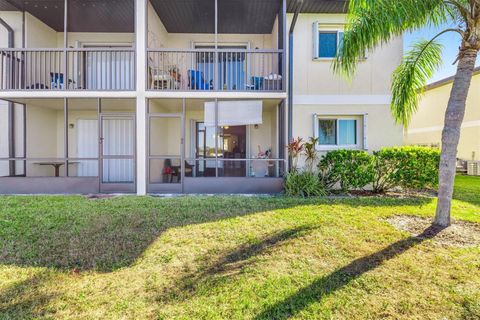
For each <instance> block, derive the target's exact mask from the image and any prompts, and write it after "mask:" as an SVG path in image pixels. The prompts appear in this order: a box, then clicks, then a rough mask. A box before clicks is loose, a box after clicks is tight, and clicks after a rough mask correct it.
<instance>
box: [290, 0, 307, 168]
mask: <svg viewBox="0 0 480 320" xmlns="http://www.w3.org/2000/svg"><path fill="white" fill-rule="evenodd" d="M302 7H303V0H296V3H295V10H294V13H293V19H292V23H291V24H290V31H289V32H288V124H287V128H288V139H287V141H288V143H290V142H292V140H293V32H294V31H295V25H296V23H297V18H298V14H299V13H300V11H301V10H302ZM291 168H292V159H291V156H290V155H289V156H288V169H289V170H290V169H291Z"/></svg>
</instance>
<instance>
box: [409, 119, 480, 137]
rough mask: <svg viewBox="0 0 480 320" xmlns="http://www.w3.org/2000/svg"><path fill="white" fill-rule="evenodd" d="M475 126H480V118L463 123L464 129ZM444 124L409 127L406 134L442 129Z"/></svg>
mask: <svg viewBox="0 0 480 320" xmlns="http://www.w3.org/2000/svg"><path fill="white" fill-rule="evenodd" d="M474 127H480V120H477V121H465V122H464V123H462V127H461V128H462V129H465V128H474ZM442 130H443V126H432V127H423V128H417V129H408V130H407V131H406V134H407V135H408V134H415V133H425V132H435V131H442Z"/></svg>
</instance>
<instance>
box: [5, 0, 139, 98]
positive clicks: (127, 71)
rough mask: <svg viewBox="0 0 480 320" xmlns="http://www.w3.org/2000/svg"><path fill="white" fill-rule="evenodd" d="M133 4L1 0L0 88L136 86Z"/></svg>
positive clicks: (120, 1)
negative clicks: (3, 25) (3, 23)
mask: <svg viewBox="0 0 480 320" xmlns="http://www.w3.org/2000/svg"><path fill="white" fill-rule="evenodd" d="M65 3H66V4H67V8H65ZM134 4H135V2H134V0H118V1H115V2H114V3H113V2H110V1H106V0H93V1H85V0H68V1H64V0H50V1H22V0H12V1H5V0H0V18H2V20H4V22H5V23H6V24H7V25H8V26H10V27H11V30H10V32H9V30H8V28H6V27H3V28H2V27H0V35H1V37H0V38H1V39H2V40H3V39H5V40H6V39H10V38H11V41H2V40H0V42H1V43H0V75H1V77H0V90H4V91H10V90H28V91H32V90H36V91H39V90H41V91H45V90H49V91H61V90H92V91H95V90H100V91H129V90H135V73H136V72H135V49H134V43H135V31H134V29H135V28H134V21H135V16H134Z"/></svg>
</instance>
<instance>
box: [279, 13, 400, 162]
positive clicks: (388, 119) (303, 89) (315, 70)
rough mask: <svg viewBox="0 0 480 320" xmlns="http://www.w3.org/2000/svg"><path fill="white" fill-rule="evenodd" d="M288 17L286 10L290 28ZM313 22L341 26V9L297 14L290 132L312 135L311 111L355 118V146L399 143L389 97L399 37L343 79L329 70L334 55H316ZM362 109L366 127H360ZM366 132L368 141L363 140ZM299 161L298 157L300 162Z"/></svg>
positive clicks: (322, 149) (369, 54)
mask: <svg viewBox="0 0 480 320" xmlns="http://www.w3.org/2000/svg"><path fill="white" fill-rule="evenodd" d="M291 19H292V15H291V14H289V15H288V16H287V20H288V28H289V25H290V23H291ZM315 22H318V24H319V29H320V30H343V27H344V23H345V15H343V14H301V15H300V16H299V18H298V20H297V24H296V26H295V33H294V82H293V83H294V88H293V89H294V98H293V99H294V118H293V136H294V137H302V138H303V139H304V141H305V140H308V138H309V137H312V136H314V134H315V133H314V115H315V114H317V115H318V116H319V117H321V118H349V119H356V120H357V127H358V129H357V144H358V146H357V147H356V148H357V149H361V150H367V151H369V152H372V151H374V150H378V149H380V148H382V147H388V146H397V145H402V143H403V130H402V127H401V126H398V125H396V124H395V122H394V120H393V118H392V116H391V114H390V107H389V105H388V103H389V99H390V95H391V93H390V81H391V74H392V72H393V71H394V70H395V68H396V67H397V66H398V64H399V63H400V61H401V58H402V54H403V39H402V38H401V37H399V38H396V39H394V40H393V41H391V42H390V43H388V44H384V45H381V46H379V47H378V48H376V49H375V50H372V51H370V52H367V54H366V57H367V58H366V59H365V60H362V61H360V62H359V64H358V69H357V72H356V74H355V76H354V78H353V79H352V80H351V81H347V80H345V79H344V78H342V77H340V76H338V75H336V74H334V73H333V71H332V62H333V60H332V59H314V55H313V32H314V31H313V25H314V23H315ZM299 98H302V99H299ZM296 100H298V101H300V100H302V101H304V100H308V101H309V102H308V103H305V102H295V101H296ZM326 101H328V102H326ZM379 101H381V102H379ZM365 114H367V117H366V119H367V120H366V132H364V130H363V127H364V126H363V124H364V122H363V119H364V115H365ZM365 135H366V138H367V146H365V145H364V136H365ZM365 147H366V148H365ZM332 149H334V148H330V150H332ZM318 150H319V152H320V154H323V153H324V152H326V151H327V150H329V149H328V148H326V147H324V146H322V147H318ZM302 163H303V161H300V165H302Z"/></svg>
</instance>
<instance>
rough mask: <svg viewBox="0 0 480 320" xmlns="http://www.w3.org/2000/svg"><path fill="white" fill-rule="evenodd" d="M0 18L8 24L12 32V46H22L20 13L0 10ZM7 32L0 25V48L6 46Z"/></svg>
mask: <svg viewBox="0 0 480 320" xmlns="http://www.w3.org/2000/svg"><path fill="white" fill-rule="evenodd" d="M0 18H2V19H3V20H5V22H6V23H8V24H9V25H10V27H11V28H12V29H13V32H14V38H13V41H14V47H16V48H21V47H22V13H21V12H16V11H0ZM7 35H8V32H7V31H6V29H5V28H4V27H3V26H2V27H0V48H6V47H7V46H8V38H7Z"/></svg>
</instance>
